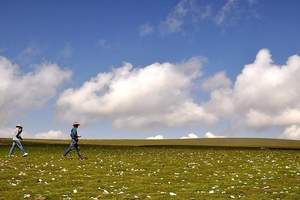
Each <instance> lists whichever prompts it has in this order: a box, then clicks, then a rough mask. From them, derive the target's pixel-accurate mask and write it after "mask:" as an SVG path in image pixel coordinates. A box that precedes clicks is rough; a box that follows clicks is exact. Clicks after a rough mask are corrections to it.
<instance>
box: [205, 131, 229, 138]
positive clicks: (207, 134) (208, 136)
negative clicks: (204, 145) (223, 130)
mask: <svg viewBox="0 0 300 200" xmlns="http://www.w3.org/2000/svg"><path fill="white" fill-rule="evenodd" d="M205 137H207V138H224V137H225V136H223V135H215V134H213V133H211V132H207V133H205Z"/></svg>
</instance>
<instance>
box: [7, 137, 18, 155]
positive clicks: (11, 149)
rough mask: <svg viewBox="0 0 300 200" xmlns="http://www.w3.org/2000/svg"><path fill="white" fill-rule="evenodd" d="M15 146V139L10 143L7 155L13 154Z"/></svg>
mask: <svg viewBox="0 0 300 200" xmlns="http://www.w3.org/2000/svg"><path fill="white" fill-rule="evenodd" d="M15 147H16V143H15V141H13V143H12V145H11V147H10V150H9V153H8V156H11V155H12V154H13V152H14V151H15Z"/></svg>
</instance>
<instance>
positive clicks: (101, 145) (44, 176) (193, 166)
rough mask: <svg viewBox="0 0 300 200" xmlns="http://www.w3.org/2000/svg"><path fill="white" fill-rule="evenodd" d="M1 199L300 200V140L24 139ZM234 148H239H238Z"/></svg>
mask: <svg viewBox="0 0 300 200" xmlns="http://www.w3.org/2000/svg"><path fill="white" fill-rule="evenodd" d="M9 144H10V141H9V140H7V139H0V199H5V200H7V199H40V200H42V199H94V200H95V199H184V200H185V199H293V200H296V199H300V184H299V183H300V151H299V149H300V141H293V140H270V139H228V138H223V139H222V138H218V139H193V140H190V139H188V140H156V141H154V140H82V141H81V143H80V144H81V151H82V153H83V154H84V155H85V156H87V157H88V159H87V160H84V161H80V160H78V159H77V157H76V154H75V152H72V153H71V154H70V155H69V156H68V157H67V158H62V153H63V151H64V149H65V148H66V147H67V144H68V141H64V140H61V141H58V140H26V141H24V146H25V148H26V150H27V151H28V153H29V156H28V157H22V156H21V155H20V153H19V152H18V151H16V153H15V156H14V157H12V158H8V157H7V153H8V148H9ZM232 147H234V148H232Z"/></svg>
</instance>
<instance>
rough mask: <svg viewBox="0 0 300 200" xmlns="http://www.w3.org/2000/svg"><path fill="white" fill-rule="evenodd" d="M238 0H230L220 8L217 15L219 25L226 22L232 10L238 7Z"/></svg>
mask: <svg viewBox="0 0 300 200" xmlns="http://www.w3.org/2000/svg"><path fill="white" fill-rule="evenodd" d="M238 2H239V1H238V0H228V1H227V2H226V3H225V4H224V6H223V7H222V8H221V9H220V10H219V12H218V13H217V15H216V23H217V25H221V24H223V23H224V22H225V20H226V18H227V17H228V16H230V14H231V12H233V10H234V9H235V8H236V7H237V3H238Z"/></svg>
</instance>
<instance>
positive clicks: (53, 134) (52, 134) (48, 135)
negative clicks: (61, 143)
mask: <svg viewBox="0 0 300 200" xmlns="http://www.w3.org/2000/svg"><path fill="white" fill-rule="evenodd" d="M34 137H35V138H38V139H65V138H67V136H66V134H64V133H63V132H62V131H60V130H57V131H55V130H49V131H48V132H42V133H37V134H35V135H34Z"/></svg>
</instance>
